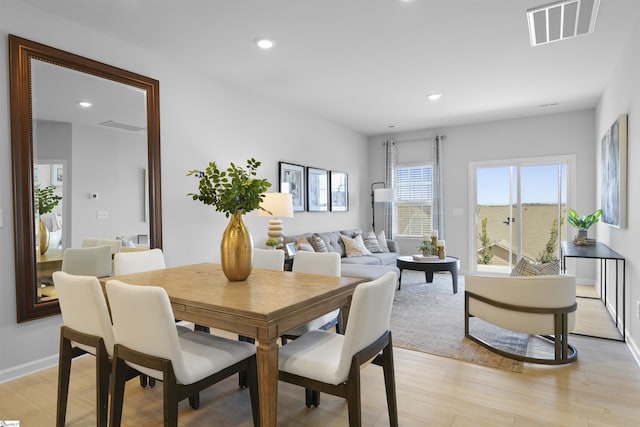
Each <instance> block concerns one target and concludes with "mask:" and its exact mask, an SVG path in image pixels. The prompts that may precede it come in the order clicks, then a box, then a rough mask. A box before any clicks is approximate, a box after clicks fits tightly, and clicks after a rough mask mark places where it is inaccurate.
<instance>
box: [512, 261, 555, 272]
mask: <svg viewBox="0 0 640 427" xmlns="http://www.w3.org/2000/svg"><path fill="white" fill-rule="evenodd" d="M557 274H560V265H559V264H558V262H557V261H556V262H549V263H545V264H534V263H531V262H529V261H528V260H526V259H524V258H520V261H518V262H517V263H516V265H515V267H513V270H511V274H510V276H547V275H557Z"/></svg>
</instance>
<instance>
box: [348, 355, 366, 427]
mask: <svg viewBox="0 0 640 427" xmlns="http://www.w3.org/2000/svg"><path fill="white" fill-rule="evenodd" d="M351 371H352V372H350V373H349V379H348V380H347V407H348V410H349V427H360V426H361V425H362V412H361V411H362V408H361V402H360V368H359V367H358V368H356V369H352V370H351Z"/></svg>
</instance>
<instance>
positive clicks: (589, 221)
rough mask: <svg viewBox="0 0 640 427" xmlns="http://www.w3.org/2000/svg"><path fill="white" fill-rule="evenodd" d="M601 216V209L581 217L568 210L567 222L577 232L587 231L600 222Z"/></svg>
mask: <svg viewBox="0 0 640 427" xmlns="http://www.w3.org/2000/svg"><path fill="white" fill-rule="evenodd" d="M601 215H602V209H598V210H597V211H595V212H594V213H592V214H590V215H586V216H582V217H581V216H580V215H578V212H576V211H575V210H573V209H569V214H568V215H567V221H568V222H569V224H571V225H573V226H574V227H575V228H577V229H578V230H588V229H589V227H591V226H592V225H593V224H595V223H596V222H598V221H599V220H600V216H601Z"/></svg>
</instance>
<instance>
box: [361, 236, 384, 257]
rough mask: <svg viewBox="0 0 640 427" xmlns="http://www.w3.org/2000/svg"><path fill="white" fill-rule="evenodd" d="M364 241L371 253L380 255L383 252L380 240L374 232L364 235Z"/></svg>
mask: <svg viewBox="0 0 640 427" xmlns="http://www.w3.org/2000/svg"><path fill="white" fill-rule="evenodd" d="M362 240H364V245H365V246H366V247H367V249H369V252H372V253H380V252H383V251H382V248H381V247H380V243H378V238H377V237H376V233H374V232H373V231H367V232H366V233H364V234H363V235H362Z"/></svg>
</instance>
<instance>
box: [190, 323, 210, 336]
mask: <svg viewBox="0 0 640 427" xmlns="http://www.w3.org/2000/svg"><path fill="white" fill-rule="evenodd" d="M193 330H194V331H200V332H206V333H207V334H208V333H210V332H211V330H210V329H209V327H208V326H202V325H193Z"/></svg>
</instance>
